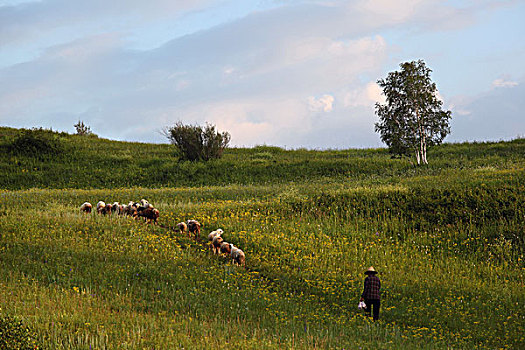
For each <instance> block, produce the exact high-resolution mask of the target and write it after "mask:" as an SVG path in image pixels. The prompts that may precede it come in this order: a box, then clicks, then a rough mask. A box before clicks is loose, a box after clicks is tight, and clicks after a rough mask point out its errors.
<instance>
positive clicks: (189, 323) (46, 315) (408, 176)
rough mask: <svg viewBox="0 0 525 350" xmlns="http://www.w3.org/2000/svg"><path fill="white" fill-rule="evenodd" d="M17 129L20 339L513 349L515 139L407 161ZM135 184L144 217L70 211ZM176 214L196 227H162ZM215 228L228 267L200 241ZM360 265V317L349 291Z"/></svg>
mask: <svg viewBox="0 0 525 350" xmlns="http://www.w3.org/2000/svg"><path fill="white" fill-rule="evenodd" d="M20 132H21V131H20V130H16V129H10V128H0V148H1V150H2V152H0V188H1V189H0V318H3V319H14V320H17V321H20V322H22V324H23V326H24V327H28V328H29V330H30V334H31V339H30V340H29V341H28V344H30V346H31V348H35V347H37V348H41V349H179V348H181V349H182V348H183V349H208V348H210V349H229V348H232V347H235V348H241V349H359V348H362V349H444V348H445V349H446V348H453V349H475V348H483V349H485V348H487V349H499V348H504V349H522V348H525V263H524V259H525V257H524V255H525V235H524V232H525V205H524V203H525V139H516V140H513V141H507V142H491V143H488V142H487V143H462V144H444V145H441V146H438V147H435V148H433V149H431V150H430V151H429V154H428V160H429V162H430V164H429V165H428V166H425V167H415V166H414V165H412V164H411V163H410V161H409V160H407V159H392V158H391V157H390V155H389V154H388V151H387V150H386V149H349V150H326V151H318V150H302V149H299V150H285V149H281V148H278V147H270V146H258V147H254V148H230V149H228V150H227V151H226V152H225V154H224V156H223V158H222V159H220V160H215V161H211V162H208V163H192V162H182V161H179V160H178V159H177V158H176V157H175V156H174V151H173V149H172V148H171V146H169V145H159V144H141V143H127V142H117V141H110V140H105V139H99V138H97V137H81V136H76V135H68V134H65V133H56V132H50V131H42V132H43V133H45V135H46V137H47V140H53V142H55V143H52V144H51V145H52V146H53V145H55V146H56V148H55V147H54V146H53V147H51V149H50V151H43V152H34V151H32V148H31V147H29V146H27V149H24V148H22V149H21V150H18V151H17V150H14V149H13V147H12V145H13V143H14V142H15V141H16V139H17V137H18V135H19V134H20ZM48 146H49V145H48ZM141 198H146V199H148V200H149V201H150V202H151V203H152V204H153V205H154V206H155V207H156V208H158V209H159V210H160V219H159V225H153V224H147V223H145V222H143V221H140V220H134V219H132V218H128V217H119V216H116V215H113V216H102V215H98V214H96V213H92V214H87V215H86V214H82V213H80V212H79V207H80V205H81V204H82V203H83V202H85V201H89V202H91V203H92V204H94V205H96V203H97V202H98V201H99V200H103V201H105V202H106V203H108V202H109V203H113V202H115V201H118V202H121V203H127V202H129V201H130V200H133V201H138V200H140V199H141ZM188 219H197V220H198V221H199V222H200V223H201V224H202V242H198V241H195V240H193V239H191V238H190V237H188V236H187V235H186V234H181V233H179V232H176V231H175V230H173V229H171V228H173V227H174V226H175V225H176V224H177V223H178V222H181V221H185V220H188ZM217 228H222V229H223V230H224V232H225V233H224V235H223V237H224V239H225V241H228V242H231V243H233V244H235V245H236V246H238V247H240V248H241V249H243V251H244V252H245V254H246V267H240V266H236V265H234V264H232V262H231V261H230V259H228V258H227V257H226V256H216V255H213V254H212V253H211V252H210V250H209V249H208V247H207V246H206V244H205V241H206V238H205V236H207V234H208V233H209V232H210V231H212V230H215V229H217ZM371 265H373V266H374V267H375V269H376V270H378V271H379V275H378V276H379V277H380V278H381V281H382V300H381V315H380V320H379V321H378V322H372V321H371V320H370V319H368V318H367V317H365V316H364V315H363V314H362V313H361V312H360V311H359V310H358V309H357V304H358V301H359V297H360V295H361V292H362V287H363V281H364V277H365V276H364V274H363V272H364V271H365V270H366V269H367V268H368V267H369V266H371ZM0 327H2V323H0ZM4 331H5V329H0V332H4ZM1 334H5V333H1ZM0 338H1V337H0ZM0 341H1V339H0ZM0 344H1V343H0Z"/></svg>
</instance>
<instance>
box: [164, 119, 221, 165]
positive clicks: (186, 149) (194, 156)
mask: <svg viewBox="0 0 525 350" xmlns="http://www.w3.org/2000/svg"><path fill="white" fill-rule="evenodd" d="M164 134H165V135H166V137H167V138H168V139H169V140H170V141H171V143H172V144H173V145H175V147H176V148H177V150H178V153H179V155H180V156H181V158H182V159H184V160H190V161H197V160H204V161H208V160H210V159H217V158H220V157H221V156H222V153H223V152H224V150H225V149H226V147H228V144H229V142H230V134H229V133H228V132H222V133H220V132H218V131H217V130H216V128H215V125H211V124H208V123H206V127H202V126H199V125H185V124H183V123H182V122H180V121H179V122H177V123H176V124H175V125H174V126H173V127H170V128H166V129H165V130H164Z"/></svg>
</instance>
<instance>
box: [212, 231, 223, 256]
mask: <svg viewBox="0 0 525 350" xmlns="http://www.w3.org/2000/svg"><path fill="white" fill-rule="evenodd" d="M222 242H224V240H223V239H222V237H221V236H220V235H217V236H215V237H214V238H213V241H212V242H211V249H212V250H213V254H219V253H220V249H221V244H222Z"/></svg>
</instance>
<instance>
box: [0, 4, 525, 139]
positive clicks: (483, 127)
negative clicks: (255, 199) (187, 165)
mask: <svg viewBox="0 0 525 350" xmlns="http://www.w3.org/2000/svg"><path fill="white" fill-rule="evenodd" d="M523 18H525V1H516V0H478V1H473V0H472V1H434V0H426V1H423V0H407V1H403V2H400V1H394V0H356V1H339V0H325V1H324V0H312V1H299V0H295V1H294V0H253V1H249V0H217V1H214V0H178V1H171V0H157V1H149V2H144V1H138V0H126V1H124V0H113V1H110V2H108V1H102V0H91V1H74V0H41V1H31V0H25V1H19V0H7V1H2V0H0V81H1V82H2V84H1V85H0V125H2V126H12V127H26V128H30V127H46V128H52V129H53V130H60V131H67V132H71V133H73V132H74V127H73V125H74V124H75V123H76V122H77V121H78V120H82V121H84V122H85V123H86V124H87V125H89V126H90V127H91V129H92V130H93V131H94V132H95V133H96V134H98V135H99V136H100V137H105V138H110V139H115V140H128V141H141V142H167V140H166V139H165V138H164V137H163V136H162V135H161V133H160V130H162V128H163V127H166V126H170V125H173V124H174V123H175V122H177V121H179V120H181V121H183V122H184V123H191V124H195V123H198V124H204V123H205V122H211V123H213V124H215V125H217V127H218V128H219V130H222V131H229V132H230V133H231V135H232V144H233V145H235V146H253V145H258V144H267V145H277V146H282V147H287V148H299V147H305V148H318V149H327V148H350V147H380V146H382V144H381V142H380V140H379V136H378V135H377V134H376V133H375V132H374V123H375V122H376V120H377V118H376V116H375V114H374V103H375V102H376V101H381V100H382V96H381V91H380V89H379V88H378V87H377V85H376V84H375V82H376V81H377V80H378V79H380V78H384V77H386V74H387V73H388V72H390V71H393V70H396V69H398V67H399V64H400V63H401V62H405V61H410V60H415V59H423V60H424V61H425V62H426V63H427V65H428V66H429V67H430V68H431V69H432V70H433V73H432V78H433V80H434V81H435V82H436V84H437V86H438V89H439V93H440V96H441V98H442V99H443V101H444V107H445V108H446V109H450V110H452V116H453V117H452V122H451V125H452V132H451V134H450V135H449V136H448V137H447V138H446V141H450V142H460V141H473V140H477V141H485V140H501V139H512V138H515V137H518V136H522V137H523V136H525V116H524V114H523V111H524V110H525V98H524V97H525V89H524V81H525V79H524V78H525V64H523V62H525V40H523V37H524V36H525V24H523V22H524V21H523V20H522V19H523Z"/></svg>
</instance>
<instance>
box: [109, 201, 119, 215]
mask: <svg viewBox="0 0 525 350" xmlns="http://www.w3.org/2000/svg"><path fill="white" fill-rule="evenodd" d="M120 209H121V205H120V203H119V202H115V203H113V204H112V205H111V212H113V213H117V214H120Z"/></svg>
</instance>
